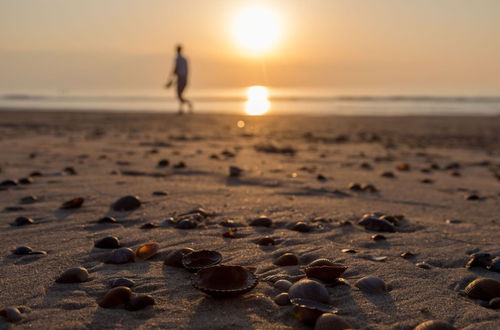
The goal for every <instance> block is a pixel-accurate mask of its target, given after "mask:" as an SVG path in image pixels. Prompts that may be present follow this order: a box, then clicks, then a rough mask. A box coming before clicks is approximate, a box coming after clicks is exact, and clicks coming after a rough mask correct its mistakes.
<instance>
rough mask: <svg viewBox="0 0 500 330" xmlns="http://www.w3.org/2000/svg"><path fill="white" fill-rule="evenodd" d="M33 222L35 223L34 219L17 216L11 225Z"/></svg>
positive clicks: (23, 224)
mask: <svg viewBox="0 0 500 330" xmlns="http://www.w3.org/2000/svg"><path fill="white" fill-rule="evenodd" d="M33 223H35V221H34V220H33V219H31V218H28V217H17V218H16V220H14V223H13V224H12V225H13V226H25V225H31V224H33Z"/></svg>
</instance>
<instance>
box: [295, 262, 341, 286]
mask: <svg viewBox="0 0 500 330" xmlns="http://www.w3.org/2000/svg"><path fill="white" fill-rule="evenodd" d="M346 269H347V267H346V266H342V265H335V266H312V267H306V268H305V269H304V272H305V273H306V275H307V277H308V278H314V279H318V280H320V281H322V282H325V283H329V282H334V281H335V280H336V279H337V278H338V277H339V276H340V275H341V274H342V273H343V272H345V271H346Z"/></svg>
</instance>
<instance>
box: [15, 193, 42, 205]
mask: <svg viewBox="0 0 500 330" xmlns="http://www.w3.org/2000/svg"><path fill="white" fill-rule="evenodd" d="M36 201H38V197H37V196H35V195H30V196H25V197H23V198H21V199H20V200H19V202H20V203H21V204H32V203H35V202H36Z"/></svg>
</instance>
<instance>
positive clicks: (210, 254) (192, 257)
mask: <svg viewBox="0 0 500 330" xmlns="http://www.w3.org/2000/svg"><path fill="white" fill-rule="evenodd" d="M221 261H222V255H221V254H220V253H219V252H217V251H209V250H201V251H193V252H189V253H187V254H185V255H184V256H183V257H182V265H183V266H184V268H186V269H188V270H190V271H198V270H200V269H203V268H208V267H212V266H215V265H218V264H219V263H220V262H221Z"/></svg>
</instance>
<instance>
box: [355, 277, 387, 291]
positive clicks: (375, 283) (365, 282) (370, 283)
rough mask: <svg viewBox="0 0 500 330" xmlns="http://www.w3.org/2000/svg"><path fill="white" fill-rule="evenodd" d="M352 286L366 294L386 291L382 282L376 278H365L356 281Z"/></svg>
mask: <svg viewBox="0 0 500 330" xmlns="http://www.w3.org/2000/svg"><path fill="white" fill-rule="evenodd" d="M354 285H355V286H356V287H357V288H358V289H360V290H361V291H363V292H366V293H382V292H385V291H386V290H387V287H386V285H385V282H384V280H382V279H381V278H380V277H376V276H365V277H363V278H361V279H359V280H357V281H356V283H354Z"/></svg>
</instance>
